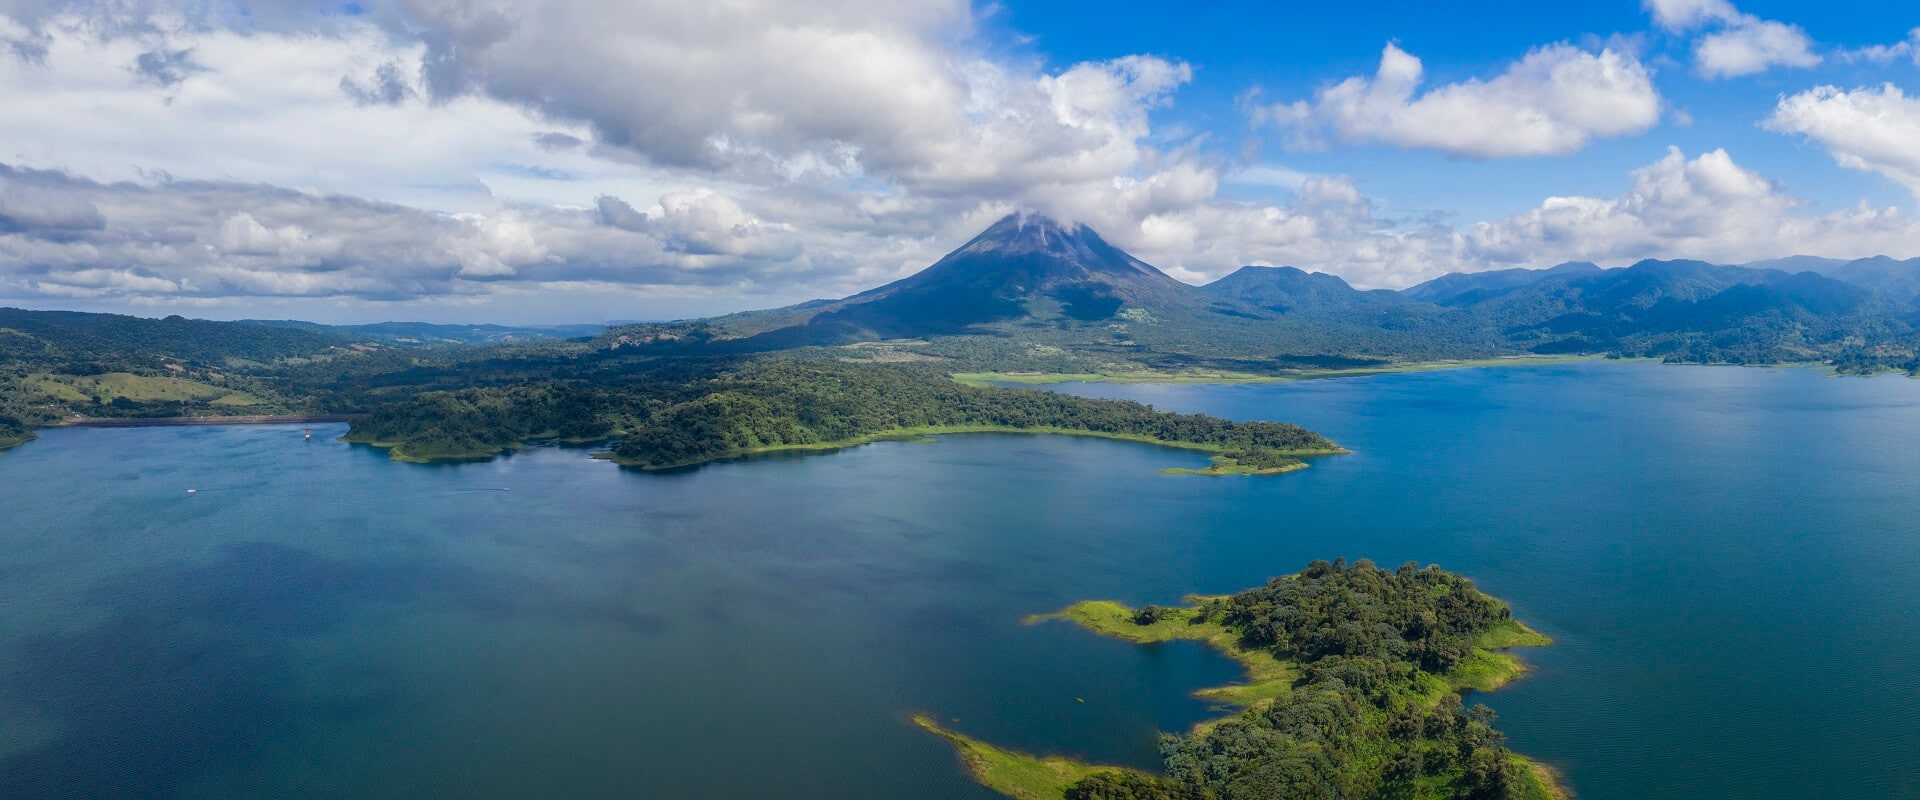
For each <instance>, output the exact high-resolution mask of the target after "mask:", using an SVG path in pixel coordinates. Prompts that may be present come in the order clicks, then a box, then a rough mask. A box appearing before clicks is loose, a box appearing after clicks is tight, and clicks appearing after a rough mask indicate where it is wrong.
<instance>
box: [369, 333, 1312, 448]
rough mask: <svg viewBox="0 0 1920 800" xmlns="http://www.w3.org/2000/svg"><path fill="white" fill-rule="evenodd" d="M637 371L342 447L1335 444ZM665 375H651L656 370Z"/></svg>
mask: <svg viewBox="0 0 1920 800" xmlns="http://www.w3.org/2000/svg"><path fill="white" fill-rule="evenodd" d="M672 363H673V364H674V367H673V368H672V369H671V370H670V371H665V372H662V371H659V370H656V371H644V372H639V373H634V374H631V375H628V376H625V377H623V378H622V379H621V380H619V381H617V382H612V383H606V384H600V385H592V384H574V385H567V384H555V383H529V384H519V385H513V386H502V387H496V388H487V389H466V390H460V391H456V392H432V393H427V394H422V395H419V396H417V397H414V398H412V399H411V400H407V401H404V402H399V403H393V404H389V405H386V406H382V407H380V408H377V409H375V410H374V411H373V413H371V414H369V415H368V416H367V417H365V418H363V419H360V420H357V421H356V422H355V423H354V425H353V428H352V430H351V432H350V433H349V434H348V438H349V440H350V441H359V442H367V443H379V444H384V445H392V446H395V447H396V455H398V456H399V457H402V458H421V459H430V458H461V457H483V456H486V455H492V454H493V453H497V452H499V451H501V450H503V449H506V448H509V447H512V446H514V445H516V444H517V443H519V442H521V441H523V440H526V439H528V438H530V437H541V436H545V437H558V438H566V439H595V438H600V439H604V438H610V437H616V436H618V437H623V438H622V439H621V441H620V442H619V444H617V445H616V446H615V447H614V449H613V454H614V456H615V457H616V458H617V459H618V460H620V461H621V462H623V463H626V464H630V465H633V466H639V467H646V468H654V469H658V468H665V467H673V466H682V465H687V464H696V463H701V462H704V461H710V460H714V459H716V458H725V457H729V456H733V455H738V454H741V453H747V452H753V451H756V450H761V449H768V448H778V447H783V446H794V445H818V444H828V443H836V442H854V441H859V440H861V439H863V438H865V437H871V436H874V435H882V434H888V433H893V432H898V431H903V430H904V431H913V430H924V429H949V428H993V429H1010V430H1056V429H1057V430H1063V431H1069V432H1084V433H1091V434H1104V435H1112V436H1121V437H1127V438H1138V439H1145V440H1154V441H1163V442H1172V443H1180V444H1185V445H1192V446H1199V447H1202V448H1204V449H1208V450H1212V451H1217V452H1225V451H1233V452H1242V453H1246V454H1248V457H1249V458H1259V459H1265V460H1267V461H1271V462H1276V463H1277V462H1279V461H1281V460H1283V459H1288V460H1290V459H1292V458H1293V456H1295V455H1298V454H1303V453H1327V452H1335V451H1337V450H1338V447H1337V445H1335V444H1334V443H1332V442H1330V441H1328V440H1326V439H1325V438H1323V437H1321V436H1319V435H1318V434H1315V433H1313V432H1311V431H1308V430H1306V429H1304V428H1301V427H1299V426H1296V425H1289V424H1284V423H1276V422H1233V421H1229V420H1223V419H1219V418H1216V417H1209V416H1205V415H1198V414H1172V413H1167V412H1161V411H1155V410H1153V409H1152V408H1150V407H1148V406H1144V405H1141V404H1139V403H1133V402H1128V401H1120V400H1091V399H1086V398H1079V397H1072V396H1068V395H1062V394H1056V393H1052V392H1043V391H1036V390H1029V389H1004V388H976V387H970V386H963V385H961V384H958V383H955V382H953V381H952V380H949V379H948V378H947V376H946V374H945V372H944V371H942V370H941V369H939V368H938V367H935V366H931V365H926V364H870V363H852V362H847V361H841V360H836V359H827V358H778V357H769V358H758V359H743V360H732V359H727V360H716V361H709V362H705V363H703V364H701V365H699V366H698V367H692V366H689V365H687V364H686V363H685V362H672ZM662 369H664V367H663V368H662Z"/></svg>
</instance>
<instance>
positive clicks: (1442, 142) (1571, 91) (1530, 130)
mask: <svg viewBox="0 0 1920 800" xmlns="http://www.w3.org/2000/svg"><path fill="white" fill-rule="evenodd" d="M1422 77H1423V69H1422V66H1421V63H1420V59H1418V58H1416V57H1414V56H1413V55H1411V54H1409V53H1407V52H1406V51H1404V50H1401V49H1400V48H1399V47H1398V46H1395V45H1393V44H1388V45H1387V46H1386V49H1385V51H1384V52H1382V53H1381V56H1380V68H1379V70H1378V71H1376V72H1375V73H1374V75H1373V76H1372V77H1353V78H1348V79H1346V80H1344V81H1341V82H1340V83H1337V84H1334V85H1333V86H1330V87H1327V88H1325V89H1321V90H1320V91H1319V92H1317V93H1316V94H1315V96H1314V98H1313V100H1311V101H1305V100H1302V101H1297V102H1293V103H1283V104H1278V105H1271V106H1265V107H1262V108H1260V109H1258V116H1259V117H1260V118H1262V119H1264V120H1267V121H1270V122H1272V123H1274V124H1276V125H1278V126H1280V127H1281V128H1282V129H1284V130H1285V131H1287V132H1288V133H1289V134H1290V135H1291V136H1292V137H1293V139H1292V140H1293V142H1294V143H1295V144H1296V145H1301V146H1315V145H1320V144H1323V143H1325V141H1326V140H1327V139H1329V138H1331V139H1334V140H1337V141H1340V142H1344V143H1363V142H1379V143H1383V144H1389V145H1393V146H1396V147H1405V148H1420V149H1430V150H1439V151H1441V152H1445V153H1450V154H1453V155H1461V156H1471V157H1479V158H1494V157H1502V156H1543V155H1560V154H1565V153H1571V152H1574V151H1576V150H1579V149H1580V148H1582V147H1585V146H1586V145H1587V143H1588V142H1589V141H1591V140H1593V139H1595V138H1600V137H1612V136H1625V135H1629V134H1635V133H1641V132H1643V131H1646V130H1647V129H1649V128H1652V127H1653V126H1654V124H1655V123H1657V122H1659V120H1660V96H1659V93H1658V92H1656V91H1655V90H1654V87H1653V81H1652V79H1651V76H1650V75H1649V73H1648V70H1647V68H1646V66H1645V65H1643V64H1641V63H1640V62H1639V60H1638V59H1636V58H1634V57H1632V56H1631V55H1629V54H1626V53H1623V52H1620V51H1617V50H1614V49H1611V48H1608V49H1602V50H1600V51H1599V52H1591V51H1587V50H1582V49H1580V48H1578V47H1574V46H1572V45H1567V44H1554V45H1548V46H1546V47H1541V48H1538V49H1536V50H1534V51H1532V52H1530V53H1528V54H1527V55H1526V56H1525V57H1524V58H1522V59H1521V60H1519V61H1517V62H1514V63H1513V64H1511V65H1509V66H1508V67H1507V69H1506V71H1505V72H1503V73H1501V74H1500V75H1497V76H1495V77H1493V78H1491V79H1488V80H1484V81H1483V80H1478V79H1475V80H1467V81H1463V82H1460V83H1452V84H1446V85H1443V86H1436V87H1432V88H1429V89H1426V90H1425V91H1421V80H1422Z"/></svg>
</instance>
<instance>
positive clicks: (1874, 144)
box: [1764, 84, 1920, 197]
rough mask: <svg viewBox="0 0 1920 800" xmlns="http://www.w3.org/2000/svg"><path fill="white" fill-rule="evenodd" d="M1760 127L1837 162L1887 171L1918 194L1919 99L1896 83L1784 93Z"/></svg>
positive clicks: (1919, 193) (1817, 88) (1848, 166)
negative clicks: (1801, 141) (1815, 147)
mask: <svg viewBox="0 0 1920 800" xmlns="http://www.w3.org/2000/svg"><path fill="white" fill-rule="evenodd" d="M1764 125H1765V126H1766V128H1767V129H1768V130H1772V131H1777V132H1780V133H1790V134H1800V135H1802V136H1805V137H1807V138H1808V139H1810V140H1812V141H1815V142H1819V143H1820V144H1821V145H1822V146H1824V147H1825V148H1827V152H1828V153H1830V154H1832V155H1833V160H1834V161H1835V162H1838V163H1839V164H1840V166H1843V167H1847V168H1849V169H1858V170H1866V171H1869V172H1877V173H1879V174H1881V175H1885V176H1886V177H1888V178H1890V179H1892V180H1894V181H1896V182H1898V183H1900V185H1902V186H1905V187H1907V189H1908V190H1910V191H1912V192H1913V193H1914V194H1915V196H1917V197H1920V98H1915V97H1908V96H1907V95H1906V93H1905V92H1902V91H1901V90H1900V87H1898V86H1894V85H1893V84H1884V85H1881V86H1878V87H1875V88H1860V89H1854V90H1852V91H1843V90H1841V89H1838V88H1835V87H1832V86H1820V87H1816V88H1813V89H1809V90H1807V91H1804V92H1800V93H1799V94H1795V95H1793V96H1791V97H1782V98H1781V99H1780V103H1779V105H1777V106H1776V107H1775V108H1774V110H1773V114H1772V115H1771V116H1769V117H1767V120H1766V122H1765V123H1764Z"/></svg>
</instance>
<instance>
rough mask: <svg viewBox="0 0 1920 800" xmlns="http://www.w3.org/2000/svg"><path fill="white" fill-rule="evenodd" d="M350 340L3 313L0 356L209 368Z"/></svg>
mask: <svg viewBox="0 0 1920 800" xmlns="http://www.w3.org/2000/svg"><path fill="white" fill-rule="evenodd" d="M353 341H355V340H354V339H352V338H350V337H343V336H337V335H333V334H331V333H327V332H322V331H315V330H300V329H291V328H278V327H262V326H257V325H248V324H243V323H238V322H214V321H211V320H204V319H187V318H185V317H181V316H171V317H167V318H165V319H150V318H147V317H132V316H126V315H123V314H88V313H83V312H79V311H27V310H23V309H18V308H0V348H4V349H0V357H6V358H16V359H27V358H31V359H40V360H56V359H64V360H66V361H69V362H73V361H80V362H89V361H90V362H104V361H109V360H118V361H126V362H131V361H136V360H141V359H145V360H148V361H162V360H171V361H176V362H190V363H194V364H203V365H209V366H225V365H227V364H230V363H232V362H234V361H252V362H257V363H272V362H275V361H280V360H283V359H287V358H299V357H308V356H314V355H319V354H322V353H325V352H328V351H329V350H332V349H335V348H338V347H341V346H344V345H347V344H349V343H351V342H353Z"/></svg>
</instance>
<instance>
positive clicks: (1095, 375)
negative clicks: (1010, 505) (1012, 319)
mask: <svg viewBox="0 0 1920 800" xmlns="http://www.w3.org/2000/svg"><path fill="white" fill-rule="evenodd" d="M1603 358H1604V356H1597V355H1555V356H1501V357H1497V358H1473V359H1456V360H1443V361H1415V362H1408V363H1404V364H1384V365H1381V366H1377V367H1351V368H1346V369H1303V370H1289V371H1286V372H1282V373H1276V374H1262V373H1257V372H1232V371H1227V370H1182V371H1165V370H1142V371H1139V372H1111V373H1102V372H1080V373H1069V372H956V373H954V374H953V379H954V380H956V381H959V382H960V383H964V384H966V385H968V386H987V385H992V384H1000V383H1017V384H1025V385H1032V386H1046V385H1052V384H1060V383H1201V384H1243V383H1286V382H1289V381H1303V380H1323V379H1328V378H1357V377H1364V376H1367V375H1388V374H1394V373H1401V372H1433V371H1437V370H1444V369H1475V368H1480V367H1532V366H1542V365H1549V364H1572V363H1578V362H1583V361H1598V360H1601V359H1603ZM1631 360H1643V359H1631Z"/></svg>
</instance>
